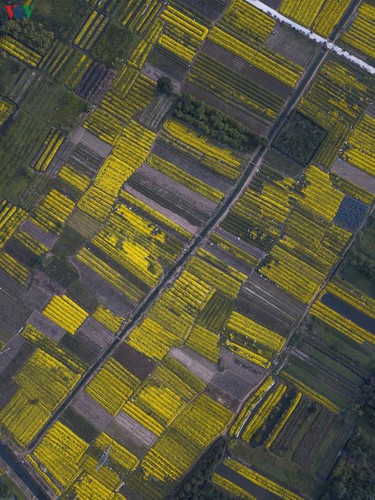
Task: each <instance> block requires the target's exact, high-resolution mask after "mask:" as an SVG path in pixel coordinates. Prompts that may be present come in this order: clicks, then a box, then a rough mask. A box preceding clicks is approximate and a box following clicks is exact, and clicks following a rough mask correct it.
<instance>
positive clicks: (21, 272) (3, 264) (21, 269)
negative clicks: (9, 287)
mask: <svg viewBox="0 0 375 500" xmlns="http://www.w3.org/2000/svg"><path fill="white" fill-rule="evenodd" d="M0 268H1V269H4V271H5V272H7V273H8V274H9V275H10V276H12V278H14V279H15V280H16V281H18V283H20V284H21V285H24V284H25V283H26V282H27V281H28V279H29V278H30V272H29V270H28V269H27V268H26V267H25V266H23V265H22V264H21V263H20V262H18V260H16V259H15V258H14V257H12V256H11V255H9V254H8V253H7V252H1V253H0Z"/></svg>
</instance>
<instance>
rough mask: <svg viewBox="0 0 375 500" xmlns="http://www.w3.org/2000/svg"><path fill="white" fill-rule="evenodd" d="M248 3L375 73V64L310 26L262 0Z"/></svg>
mask: <svg viewBox="0 0 375 500" xmlns="http://www.w3.org/2000/svg"><path fill="white" fill-rule="evenodd" d="M245 1H246V2H247V3H249V4H250V5H253V6H254V7H256V8H257V9H259V10H261V11H263V12H265V13H266V14H269V15H271V16H272V17H273V18H274V19H277V20H278V21H280V22H282V23H285V24H287V25H289V26H291V27H292V28H294V29H295V30H297V31H299V32H300V33H302V34H303V35H306V36H307V37H309V38H310V39H311V40H314V41H315V42H318V43H322V44H325V45H326V47H327V48H328V49H329V50H332V51H333V52H336V53H337V54H338V55H340V56H342V57H345V59H348V60H349V61H351V62H352V63H354V64H356V65H357V66H360V67H361V68H362V69H364V70H366V71H368V72H369V73H371V74H372V75H375V68H374V66H371V65H370V64H367V63H366V62H365V61H363V60H362V59H360V58H359V57H356V56H353V55H352V54H350V53H349V52H347V51H346V50H343V49H342V48H341V47H338V46H337V45H335V44H334V43H332V42H330V41H329V40H328V39H327V38H324V37H322V36H320V35H317V34H316V33H314V32H313V31H311V30H309V29H308V28H305V27H304V26H301V25H300V24H298V23H296V22H294V21H292V20H291V19H289V18H288V17H285V16H283V15H282V14H280V13H279V12H277V10H275V9H271V7H268V5H265V4H264V3H263V2H260V1H259V0H245Z"/></svg>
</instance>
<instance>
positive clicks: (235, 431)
mask: <svg viewBox="0 0 375 500" xmlns="http://www.w3.org/2000/svg"><path fill="white" fill-rule="evenodd" d="M274 383H275V381H274V380H273V378H272V377H270V376H269V377H267V378H266V380H265V381H264V382H263V383H262V385H261V386H260V387H259V388H258V389H257V390H256V392H254V394H252V395H251V396H250V397H249V399H248V400H247V401H246V403H245V404H244V406H243V408H242V410H241V411H240V413H239V414H238V415H237V418H236V420H235V421H234V422H233V424H232V427H231V428H230V431H229V435H230V436H234V437H238V436H239V435H240V433H241V431H242V429H243V427H244V425H245V423H246V422H247V420H248V418H249V416H250V414H251V412H252V411H253V409H254V408H255V406H256V405H257V404H258V403H259V401H261V399H262V398H263V397H264V395H265V394H266V392H267V391H269V389H270V388H271V387H272V386H273V384H274Z"/></svg>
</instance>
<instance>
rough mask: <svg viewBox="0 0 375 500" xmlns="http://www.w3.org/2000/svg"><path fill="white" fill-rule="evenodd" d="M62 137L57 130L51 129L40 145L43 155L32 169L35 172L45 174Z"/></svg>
mask: <svg viewBox="0 0 375 500" xmlns="http://www.w3.org/2000/svg"><path fill="white" fill-rule="evenodd" d="M63 140H64V136H63V134H62V133H61V132H59V131H58V130H56V129H54V128H52V129H51V130H50V132H49V134H48V136H47V138H46V140H45V141H44V143H43V145H42V148H43V149H42V150H43V153H42V154H41V156H40V157H39V159H38V161H37V162H36V163H35V165H34V168H35V170H36V171H37V172H45V171H46V170H47V168H48V166H49V164H50V163H51V161H52V160H53V157H54V156H55V154H56V152H57V150H58V149H59V147H60V146H61V144H62V142H63Z"/></svg>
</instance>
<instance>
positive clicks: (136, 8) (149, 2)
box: [120, 0, 162, 35]
mask: <svg viewBox="0 0 375 500" xmlns="http://www.w3.org/2000/svg"><path fill="white" fill-rule="evenodd" d="M161 7H162V4H161V2H159V1H157V0H146V1H144V0H130V1H129V2H127V5H126V6H125V8H124V10H123V11H122V13H121V16H120V22H121V24H122V25H123V26H126V27H127V28H128V29H130V30H132V31H134V32H135V33H138V34H139V35H143V34H144V33H145V32H147V30H148V29H149V27H150V26H151V25H152V24H153V22H154V21H155V18H156V16H157V15H158V13H159V11H160V9H161Z"/></svg>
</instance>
